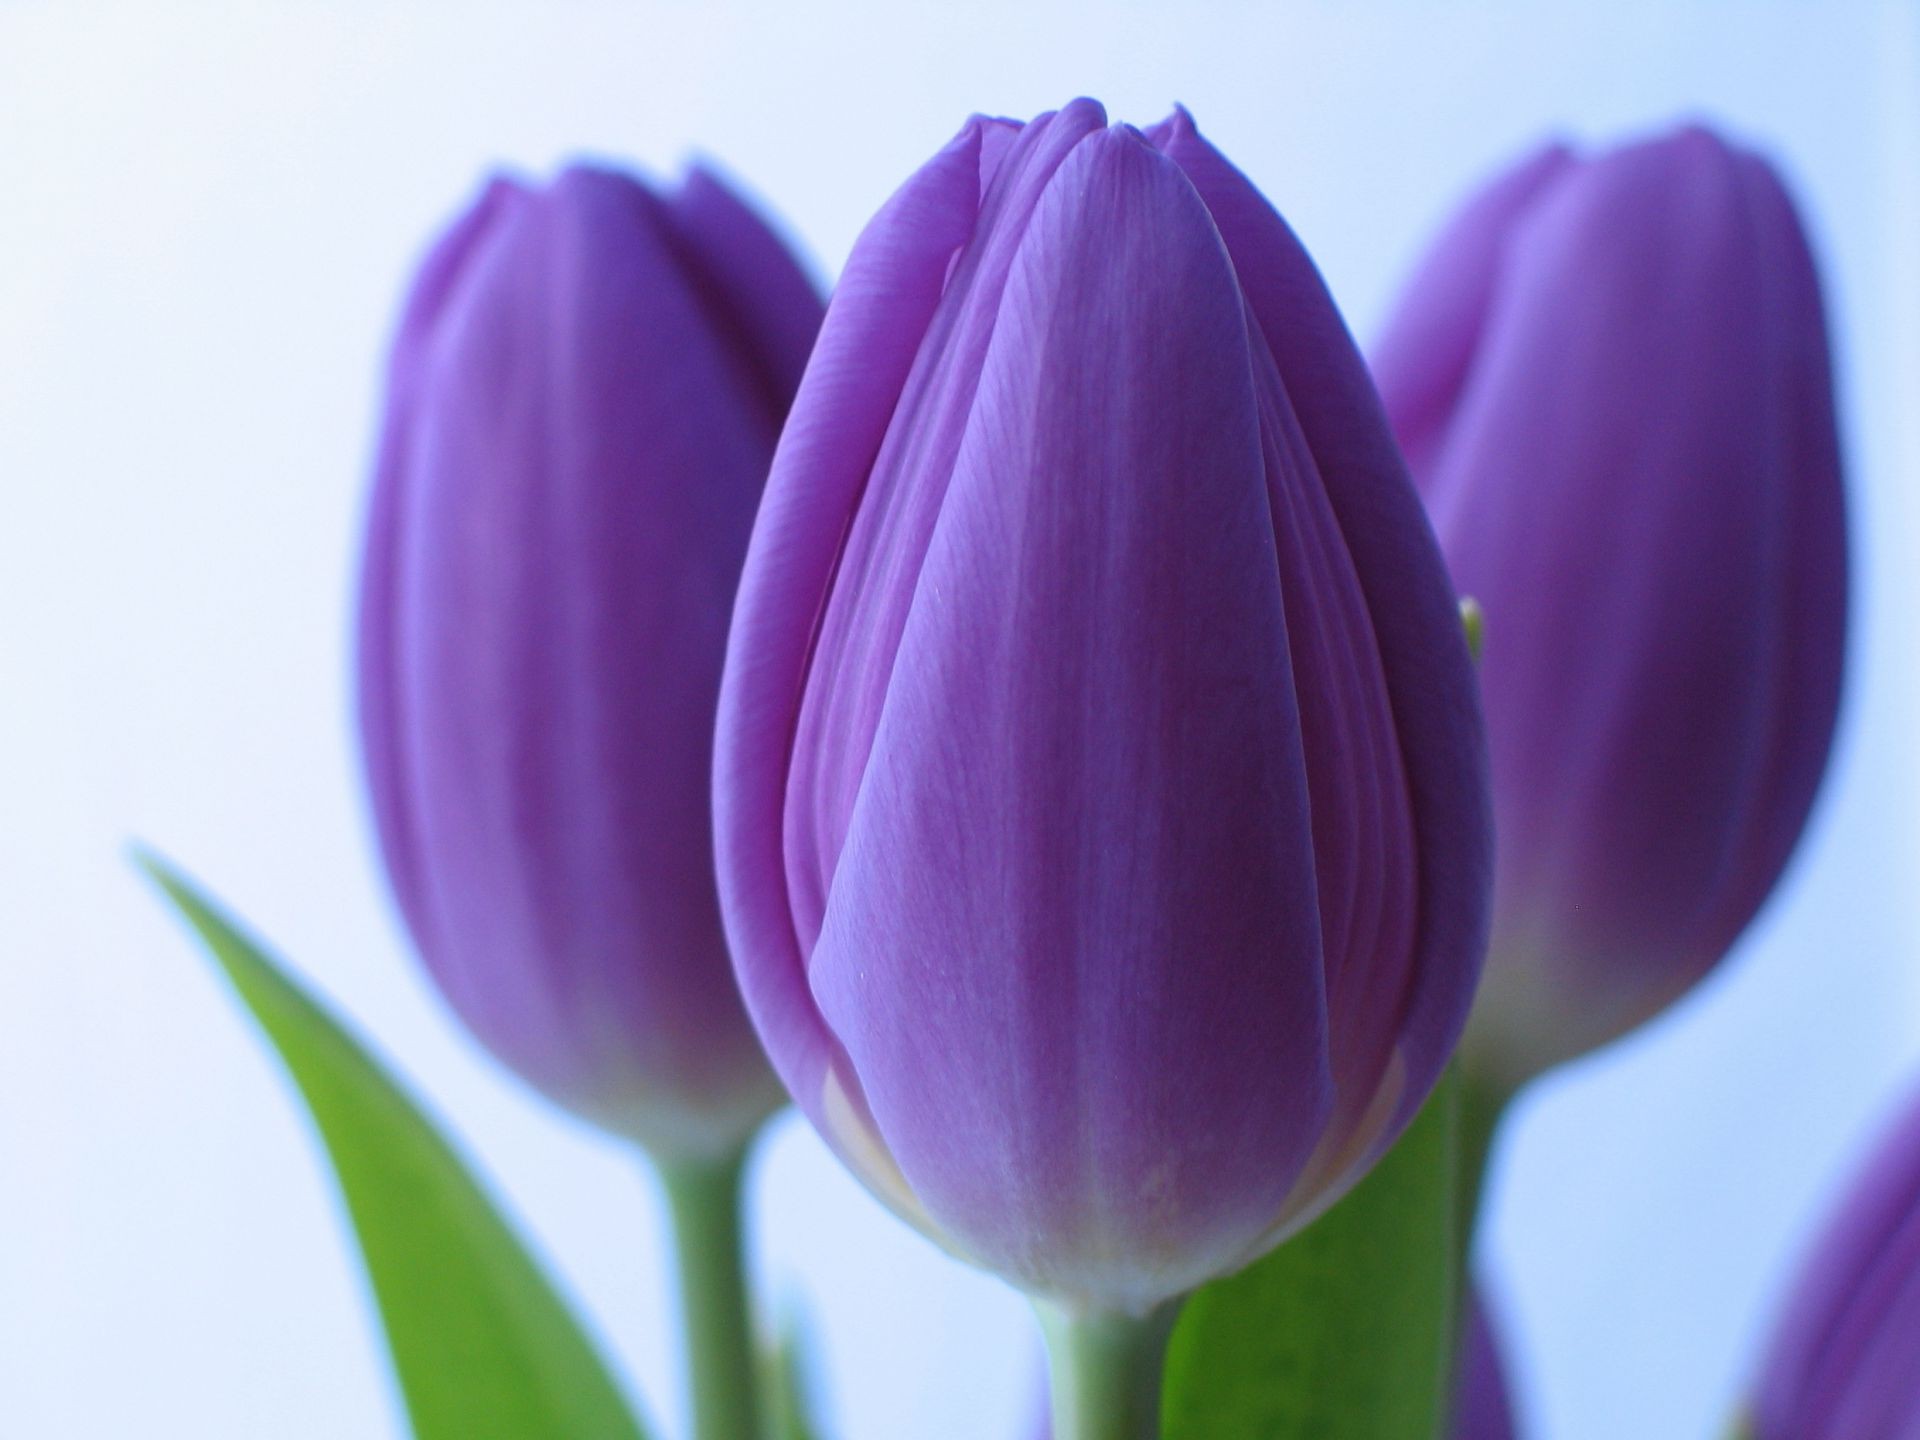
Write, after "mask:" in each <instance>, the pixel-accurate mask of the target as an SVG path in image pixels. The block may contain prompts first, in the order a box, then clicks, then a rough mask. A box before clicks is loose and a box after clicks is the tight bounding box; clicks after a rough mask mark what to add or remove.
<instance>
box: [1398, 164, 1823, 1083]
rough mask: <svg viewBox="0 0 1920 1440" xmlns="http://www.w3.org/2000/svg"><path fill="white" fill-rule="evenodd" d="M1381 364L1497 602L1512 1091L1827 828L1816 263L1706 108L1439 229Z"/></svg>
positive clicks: (1737, 908)
mask: <svg viewBox="0 0 1920 1440" xmlns="http://www.w3.org/2000/svg"><path fill="white" fill-rule="evenodd" d="M1375 375H1376V376H1377V377H1378V379H1379V382H1380V388H1381V393H1382V395H1383V396H1384V398H1385V400H1386V405H1387V411H1388V414H1389V415H1390V416H1391V417H1392V419H1393V424H1394V429H1395V432H1396V434H1397V436H1398V438H1399V440H1400V444H1401V447H1402V449H1403V450H1404V452H1405V453H1406V455H1407V457H1408V460H1409V463H1410V464H1411V466H1412V469H1413V473H1414V478H1415V481H1416V482H1417V483H1418V485H1419V486H1420V489H1421V492H1422V495H1423V497H1424V498H1425V500H1426V502H1427V505H1428V507H1429V510H1430V512H1431V514H1432V516H1433V519H1434V524H1435V527H1436V529H1437V530H1438V531H1439V535H1440V540H1441V545H1442V547H1443V548H1444V549H1445V551H1446V555H1447V559H1448V562H1449V564H1450V565H1451V567H1452V571H1453V579H1454V582H1455V584H1456V585H1458V587H1459V588H1460V590H1461V592H1462V593H1464V594H1469V595H1472V596H1474V597H1476V598H1477V599H1478V600H1479V601H1480V603H1481V605H1482V606H1483V607H1484V608H1485V611H1486V617H1487V619H1486V635H1487V639H1486V650H1485V655H1484V658H1483V662H1482V665H1481V683H1482V689H1483V694H1484V701H1485V705H1486V712H1487V729H1488V736H1489V742H1490V744H1491V746H1492V752H1493V785H1494V810H1495V818H1496V825H1495V829H1496V831H1497V833H1498V835H1499V846H1498V868H1497V875H1496V880H1495V885H1494V897H1495V916H1494V927H1493V940H1492V947H1491V953H1490V955H1489V959H1488V967H1487V979H1486V984H1485V986H1484V987H1483V989H1482V993H1481V998H1480V1002H1479V1004H1478V1005H1477V1007H1476V1009H1475V1012H1474V1017H1473V1021H1472V1024H1471V1027H1470V1029H1469V1037H1468V1041H1467V1045H1468V1054H1469V1056H1470V1057H1471V1060H1472V1063H1473V1064H1474V1065H1475V1066H1476V1067H1482V1068H1484V1069H1485V1070H1486V1072H1487V1073H1488V1074H1489V1075H1491V1076H1493V1077H1495V1078H1496V1079H1498V1080H1499V1081H1500V1082H1502V1083H1504V1084H1506V1085H1508V1086H1511V1085H1513V1084H1517V1083H1519V1082H1520V1081H1522V1080H1524V1079H1525V1078H1526V1077H1528V1076H1529V1075H1532V1074H1534V1073H1537V1072H1538V1071H1539V1070H1541V1069H1543V1068H1545V1067H1547V1066H1549V1065H1552V1064H1555V1063H1557V1062H1559V1061H1561V1060H1565V1059H1567V1058H1570V1057H1571V1056H1574V1055H1577V1054H1580V1053H1582V1052H1583V1051H1586V1050H1588V1049H1591V1048H1592V1047H1594V1046H1596V1045H1599V1044H1602V1043H1603V1042H1605V1041H1607V1040H1610V1039H1612V1038H1613V1037H1615V1036H1617V1035H1620V1034H1621V1033H1623V1032H1624V1031H1626V1030H1628V1029H1630V1028H1632V1027H1633V1026H1634V1025H1637V1024H1639V1023H1640V1022H1642V1021H1644V1020H1646V1019H1647V1018H1649V1017H1650V1016H1652V1015H1653V1014H1655V1013H1656V1012H1657V1011H1659V1010H1660V1009H1661V1008H1662V1007H1664V1006H1665V1005H1667V1004H1669V1003H1670V1002H1672V1001H1673V1000H1674V999H1675V998H1677V997H1678V996H1679V995H1681V994H1682V993H1683V992H1685V991H1686V990H1687V988H1688V987H1689V986H1691V985H1692V984H1694V982H1696V981H1697V980H1699V979H1700V978H1701V977H1702V976H1703V975H1704V974H1706V973H1707V971H1708V970H1709V969H1711V968H1712V966H1713V965H1714V964H1715V963H1716V962H1717V961H1718V960H1719V959H1720V958H1721V957H1722V956H1723V955H1724V954H1725V953H1726V952H1727V950H1728V948H1729V947H1730V946H1731V945H1732V944H1733V942H1734V940H1735V939H1736V937H1738V935H1739V934H1740V932H1741V930H1742V929H1743V928H1744V927H1745V926H1746V924H1747V922H1748V921H1749V920H1750V919H1752V917H1753V914H1754V912H1755V910H1756V909H1758V907H1759V906H1760V903H1761V902H1762V901H1763V900H1764V899H1765V898H1766V896H1767V894H1768V892H1769V891H1770V890H1771V889H1772V887H1773V885H1774V882H1775V881H1776V880H1777V878H1778V877H1779V874H1780V871H1781V869H1782V867H1783V866H1784V865H1785V863H1786V860H1787V857H1788V855H1789V853H1790V852H1791V851H1792V849H1793V846H1794V842H1795V841H1796V840H1797V838H1798V837H1799V835H1800V831H1801V828H1802V826H1803V825H1804V823H1805V821H1806V817H1807V812H1808V808H1809V806H1810V805H1811V803H1812V799H1813V795H1814V791H1815V788H1816V786H1817V784H1818V782H1819V779H1820V775H1821V772H1822V770H1823V768H1824V767H1825V764H1826V759H1827V752H1828V747H1829V743H1830V740H1831V737H1832V734H1833V728H1834V714H1835V709H1836V706H1837V702H1838V698H1839V691H1840V671H1841V657H1842V651H1843V650H1844V648H1845V639H1846V634H1845V631H1846V589H1847V584H1846V569H1847V561H1846V537H1845V517H1844V513H1843V512H1844V506H1843V497H1842V493H1841V478H1840V458H1839V451H1838V445H1837V442H1836V439H1835V433H1834V412H1833V393H1832V384H1831V381H1830V378H1829V373H1828V354H1827V333H1826V324H1825V321H1824V319H1823V317H1822V312H1821V302H1820V294H1819V286H1818V284H1817V281H1816V277H1815V273H1814V265H1813V261H1812V259H1811V257H1810V255H1809V253H1808V249H1807V243H1806V238H1805V236H1804V235H1803V234H1802V232H1801V227H1800V222H1799V220H1798V219H1797V218H1796V216H1795V213H1794V208H1793V205H1792V202H1791V201H1790V200H1789V199H1788V197H1787V194H1786V191H1785V190H1784V189H1783V188H1782V186H1781V183H1780V180H1779V178H1778V177H1777V176H1776V175H1775V174H1774V172H1773V170H1772V169H1771V168H1770V167H1769V166H1768V165H1767V164H1766V162H1765V161H1763V160H1761V159H1759V158H1758V157H1756V156H1754V155H1752V154H1749V153H1747V152H1745V151H1743V150H1739V149H1736V148H1734V147H1732V146H1730V145H1728V144H1726V143H1725V142H1724V141H1722V140H1720V139H1718V138H1717V137H1715V136H1714V135H1712V134H1710V133H1708V132H1707V131H1704V130H1700V129H1687V130H1682V131H1679V132H1677V133H1675V134H1672V135H1670V136H1668V137H1665V138H1662V139H1659V140H1655V141H1651V142H1648V143H1642V144H1636V145H1631V146H1628V147H1626V148H1623V149H1619V150H1614V151H1611V152H1608V153H1605V154H1602V155H1599V156H1596V157H1593V158H1582V157H1579V156H1576V155H1574V154H1572V153H1570V152H1568V151H1567V150H1564V149H1561V148H1557V147H1556V148H1550V149H1547V150H1545V151H1543V152H1541V153H1540V154H1538V155H1536V156H1534V157H1533V158H1531V159H1529V160H1528V161H1526V162H1525V163H1524V164H1521V165H1519V166H1518V167H1516V168H1515V169H1514V170H1512V171H1511V172H1509V173H1508V174H1506V175H1504V176H1502V177H1501V178H1499V179H1498V180H1496V181H1495V182H1494V183H1493V184H1491V185H1490V186H1488V187H1487V188H1486V189H1485V190H1483V191H1482V192H1481V193H1480V194H1479V195H1478V196H1477V197H1475V198H1474V200H1473V201H1472V202H1471V203H1470V204H1469V205H1468V206H1467V207H1466V208H1465V210H1464V211H1463V212H1462V213H1461V214H1460V216H1459V217H1458V218H1457V219H1456V220H1455V221H1454V222H1453V224H1452V225H1451V226H1450V227H1449V228H1448V229H1447V230H1446V231H1445V232H1444V234H1443V235H1442V236H1441V238H1440V241H1439V243H1438V244H1437V245H1436V246H1435V248H1434V250H1433V252H1432V254H1431V255H1430V256H1429V257H1428V258H1427V260H1426V262H1425V263H1424V265H1423V266H1422V267H1421V268H1420V269H1419V271H1418V272H1417V273H1416V275H1415V278H1414V281H1413V283H1412V285H1411V286H1410V287H1409V290H1408V294H1407V298H1406V300H1405V302H1404V304H1403V305H1402V307H1401V309H1400V311H1399V314H1398V316H1397V317H1396V319H1395V321H1394V323H1393V324H1392V325H1391V326H1390V327H1389V329H1388V331H1387V334H1386V337H1385V339H1384V341H1383V343H1382V344H1381V345H1380V347H1379V350H1378V353H1377V356H1376V364H1375Z"/></svg>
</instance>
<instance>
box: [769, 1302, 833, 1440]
mask: <svg viewBox="0 0 1920 1440" xmlns="http://www.w3.org/2000/svg"><path fill="white" fill-rule="evenodd" d="M814 1374H815V1370H814V1357H813V1341H812V1337H811V1335H810V1333H809V1332H808V1329H807V1325H806V1321H805V1317H804V1316H802V1315H801V1314H800V1312H799V1310H798V1309H797V1308H794V1307H789V1308H788V1309H787V1311H786V1313H785V1315H784V1317H783V1319H782V1321H781V1324H780V1329H779V1334H778V1335H777V1336H776V1338H775V1340H774V1343H773V1345H772V1346H771V1347H770V1348H769V1349H768V1350H767V1351H766V1352H765V1354H763V1355H762V1356H761V1393H762V1394H763V1395H764V1396H765V1398H766V1416H767V1434H768V1437H769V1440H825V1436H826V1432H825V1431H824V1430H822V1429H821V1428H820V1425H819V1423H818V1422H817V1420H816V1418H815V1417H816V1416H817V1415H818V1413H819V1406H818V1404H817V1403H816V1401H815V1398H814Z"/></svg>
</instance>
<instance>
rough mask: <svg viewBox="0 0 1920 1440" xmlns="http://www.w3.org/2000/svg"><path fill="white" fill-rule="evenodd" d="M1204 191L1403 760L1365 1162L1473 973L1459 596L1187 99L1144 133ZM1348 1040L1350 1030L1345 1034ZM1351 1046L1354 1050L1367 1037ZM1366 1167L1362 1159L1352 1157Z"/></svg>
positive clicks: (1307, 275) (1481, 867)
mask: <svg viewBox="0 0 1920 1440" xmlns="http://www.w3.org/2000/svg"><path fill="white" fill-rule="evenodd" d="M1152 138H1153V140H1154V143H1155V144H1156V145H1158V146H1159V148H1160V149H1161V150H1162V151H1164V152H1165V153H1166V154H1167V155H1168V156H1169V157H1170V158H1171V159H1173V160H1174V161H1175V162H1176V163H1177V164H1178V165H1179V166H1180V168H1181V169H1182V170H1184V171H1185V172H1186V174H1187V176H1188V178H1189V179H1190V180H1191V181H1192V182H1193V185H1194V188H1195V189H1196V190H1198V191H1199V193H1200V195H1201V198H1202V199H1204V200H1205V201H1206V205H1207V209H1208V210H1209V211H1210V212H1211V213H1212V215H1213V219H1214V223H1215V224H1216V225H1218V226H1219V229H1220V235H1221V238H1222V240H1224V241H1225V243H1226V247H1227V250H1228V252H1229V253H1230V254H1231V256H1232V257H1233V263H1234V268H1235V270H1236V271H1237V272H1238V274H1239V276H1240V283H1241V285H1242V286H1243V287H1244V289H1245V291H1246V296H1247V302H1248V304H1249V305H1250V306H1251V308H1252V310H1253V313H1254V314H1255V316H1257V317H1258V320H1259V327H1260V330H1261V331H1262V333H1263V336H1264V338H1265V340H1266V343H1267V346H1268V347H1269V349H1270V351H1271V353H1272V356H1273V359H1274V362H1275V364H1276V366H1277V368H1278V370H1279V373H1280V377H1281V380H1282V382H1283V384H1284V387H1285V392H1286V396H1287V398H1288V400H1289V401H1290V402H1291V405H1292V408H1293V411H1294V414H1295V415H1296V417H1297V418H1298V423H1299V429H1300V432H1301V434H1302V435H1303V437H1304V438H1305V440H1306V442H1307V445H1308V446H1309V448H1310V449H1311V452H1312V454H1313V456H1314V458H1315V461H1316V462H1317V465H1318V468H1319V472H1320V475H1321V477H1322V479H1323V482H1324V485H1325V488H1326V496H1327V501H1328V503H1329V504H1330V506H1331V508H1332V511H1333V515H1334V518H1335V519H1336V521H1337V522H1338V524H1339V527H1340V532H1341V535H1342V537H1343V538H1344V541H1345V546H1346V551H1347V555H1348V557H1349V559H1350V562H1351V564H1352V567H1353V571H1354V574H1355V576H1356V577H1357V579H1358V582H1359V586H1360V590H1361V592H1362V593H1363V594H1364V596H1365V598H1366V605H1367V611H1368V615H1369V618H1370V620H1371V623H1372V631H1373V639H1374V642H1375V646H1376V648H1377V652H1378V655H1379V659H1380V666H1381V673H1382V675H1383V676H1384V678H1385V683H1386V686H1387V690H1388V697H1389V705H1390V707H1391V711H1392V715H1393V725H1394V731H1395V734H1396V736H1397V739H1398V745H1399V752H1400V760H1401V764H1402V766H1403V767H1404V772H1405V777H1406V786H1407V792H1408V797H1409V811H1410V814H1411V816H1412V825H1413V840H1414V849H1415V852H1416V854H1417V856H1418V863H1419V876H1418V902H1417V903H1418V910H1417V930H1416V934H1417V939H1416V943H1415V944H1414V945H1413V946H1412V947H1411V948H1409V949H1404V950H1403V951H1402V952H1401V953H1400V955H1399V956H1398V957H1393V956H1388V957H1387V958H1386V963H1384V964H1383V965H1381V966H1380V967H1379V969H1378V973H1369V974H1368V977H1367V979H1366V980H1365V982H1364V983H1365V985H1366V987H1367V988H1368V989H1369V990H1371V991H1373V994H1372V995H1371V997H1370V998H1369V999H1368V1000H1366V1001H1365V1003H1357V1004H1356V1003H1349V1004H1347V1005H1346V1006H1344V1007H1338V1008H1336V1010H1335V1015H1336V1017H1337V1016H1340V1015H1342V1014H1346V1015H1350V1016H1352V1017H1354V1019H1355V1021H1356V1022H1357V1023H1360V1024H1372V1023H1377V1022H1378V1021H1379V1020H1380V1019H1382V1018H1383V1017H1394V1018H1393V1020H1392V1021H1391V1022H1390V1023H1392V1025H1393V1029H1394V1031H1395V1033H1396V1034H1397V1037H1398V1039H1397V1045H1396V1047H1395V1053H1396V1054H1397V1055H1398V1056H1399V1058H1400V1059H1401V1060H1403V1061H1404V1063H1405V1072H1404V1077H1403V1078H1401V1079H1399V1080H1395V1079H1394V1078H1393V1072H1392V1070H1389V1072H1388V1074H1387V1075H1385V1076H1383V1077H1382V1079H1381V1083H1382V1084H1395V1085H1397V1086H1398V1087H1399V1089H1400V1093H1399V1094H1397V1095H1394V1096H1392V1097H1391V1099H1392V1102H1393V1103H1392V1105H1391V1109H1390V1113H1389V1119H1388V1123H1387V1124H1386V1125H1385V1126H1384V1127H1383V1128H1382V1129H1381V1131H1380V1133H1379V1134H1378V1135H1376V1136H1374V1137H1371V1143H1370V1144H1369V1145H1368V1146H1367V1147H1366V1151H1365V1154H1364V1155H1363V1157H1362V1159H1363V1160H1368V1159H1371V1158H1373V1157H1374V1156H1377V1155H1378V1154H1379V1153H1381V1151H1382V1150H1384V1148H1385V1147H1386V1145H1388V1144H1390V1143H1391V1142H1392V1139H1393V1137H1394V1136H1395V1135H1397V1134H1398V1133H1399V1132H1400V1131H1401V1130H1402V1129H1403V1128H1405V1126H1406V1124H1407V1123H1408V1121H1410V1120H1411V1119H1412V1117H1413V1114H1414V1112H1415V1111H1416V1110H1418V1108H1419V1106H1420V1104H1421V1102H1422V1101H1423V1100H1424V1099H1425V1098H1426V1096H1427V1094H1428V1092H1429V1091H1430V1090H1431V1089H1432V1087H1433V1084H1434V1082H1435V1080H1437V1079H1438V1077H1439V1075H1440V1071H1441V1069H1442V1068H1443V1067H1444V1065H1445V1064H1446V1061H1447V1058H1448V1056H1449V1055H1450V1054H1451V1053H1452V1051H1453V1047H1454V1043H1455V1042H1456V1040H1457V1039H1458V1038H1459V1034H1460V1030H1461V1027H1462V1025H1463V1024H1464V1022H1465V1020H1466V1014H1467V1009H1468V1007H1469V1005H1470V1004H1471V1002H1472V999H1473V991H1474V985H1475V983H1476V980H1477V978H1478V970H1479V967H1478V960H1479V957H1480V955H1481V954H1482V953H1483V951H1484V948H1485V942H1486V932H1487V924H1488V913H1487V912H1488V901H1487V890H1488V886H1487V876H1488V875H1489V873H1490V872H1491V868H1492V858H1493V857H1492V853H1491V852H1492V845H1491V833H1492V832H1491V825H1490V822H1489V815H1488V803H1487V781H1486V754H1485V738H1484V733H1483V731H1482V728H1481V720H1480V715H1479V707H1478V705H1477V704H1476V703H1475V687H1474V684H1473V679H1472V660H1471V659H1470V657H1469V656H1468V654H1467V648H1466V642H1465V639H1464V638H1463V636H1462V634H1461V630H1460V619H1459V610H1458V605H1457V601H1456V599H1455V596H1454V594H1453V593H1452V591H1451V589H1450V588H1449V586H1448V585H1447V583H1446V568H1445V566H1444V564H1443V563H1442V562H1441V560H1440V557H1439V551H1438V547H1437V543H1436V542H1435V540H1434V538H1433V533H1432V531H1431V529H1430V528H1429V526H1428V524H1427V521H1426V518H1425V516H1424V514H1423V513H1422V512H1421V508H1420V502H1419V499H1418V497H1417V496H1416V495H1415V493H1414V491H1413V488H1412V486H1411V484H1410V483H1409V481H1408V479H1407V474H1406V467H1405V465H1404V463H1403V462H1402V460H1401V458H1400V456H1399V454H1398V453H1397V452H1396V451H1395V449H1394V446H1393V442H1392V440H1391V437H1390V435H1389V433H1388V431H1387V428H1386V424H1385V419H1384V415H1383V413H1382V411H1381V407H1380V401H1379V397H1378V395H1377V394H1376V393H1375V391H1374V389H1373V384H1372V382H1371V380H1370V379H1369V378H1368V375H1367V371H1366V367H1365V365H1364V363H1363V362H1362V361H1361V359H1360V355H1359V352H1358V350H1357V349H1355V347H1354V344H1353V340H1352V337H1351V336H1350V335H1349V334H1348V333H1347V329H1346V325H1345V323H1344V322H1343V321H1342V320H1341V318H1340V314H1339V312H1338V310H1336V309H1335V308H1334V305H1333V301H1332V299H1331V297H1329V296H1328V294H1327V291H1326V287H1325V286H1324V284H1322V283H1321V281H1320V278H1319V274H1318V272H1317V271H1316V270H1315V268H1314V265H1313V261H1312V259H1311V258H1310V257H1309V256H1308V255H1307V253H1306V251H1305V250H1304V249H1303V248H1302V247H1301V245H1300V242H1299V241H1298V240H1297V239H1296V238H1295V237H1294V235H1293V232H1292V231H1291V230H1290V229H1289V228H1288V227H1287V224H1286V222H1285V221H1284V220H1282V219H1281V218H1280V216H1279V214H1278V213H1277V212H1276V211H1275V210H1274V209H1273V207H1272V206H1271V205H1269V204H1268V203H1267V201H1266V199H1265V197H1263V196H1262V195H1261V194H1260V192H1259V191H1258V190H1256V189H1255V188H1254V187H1253V186H1252V185H1251V184H1249V183H1248V181H1247V180H1246V178H1245V177H1244V176H1243V175H1241V174H1240V172H1239V171H1237V170H1236V169H1234V168H1233V166H1232V165H1231V164H1230V163H1229V162H1228V161H1227V159H1226V157H1224V156H1223V155H1221V154H1220V152H1219V151H1217V150H1215V149H1214V148H1213V146H1212V145H1210V144H1209V143H1208V142H1207V141H1206V140H1205V139H1204V138H1202V137H1201V135H1200V134H1199V132H1198V131H1197V130H1196V129H1195V128H1194V126H1193V123H1192V121H1191V119H1190V118H1189V117H1188V116H1187V115H1186V113H1185V112H1184V111H1180V112H1177V113H1176V114H1175V116H1174V117H1173V118H1172V119H1171V120H1169V121H1167V122H1166V123H1165V124H1163V125H1162V126H1159V127H1157V128H1156V129H1155V131H1154V132H1153V137H1152ZM1356 1043H1359V1042H1356ZM1361 1048H1363V1049H1364V1048H1365V1046H1364V1045H1362V1046H1361ZM1362 1168H1364V1167H1362Z"/></svg>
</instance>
